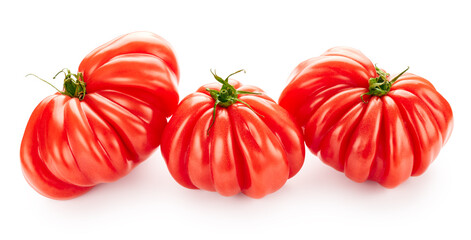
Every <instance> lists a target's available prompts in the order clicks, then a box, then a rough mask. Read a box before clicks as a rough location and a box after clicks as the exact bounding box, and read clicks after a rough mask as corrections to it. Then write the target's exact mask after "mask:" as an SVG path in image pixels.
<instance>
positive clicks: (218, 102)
mask: <svg viewBox="0 0 471 240" xmlns="http://www.w3.org/2000/svg"><path fill="white" fill-rule="evenodd" d="M240 72H244V73H245V70H244V69H241V70H239V71H236V72H234V73H231V74H229V76H227V77H226V79H222V78H221V77H219V76H218V75H217V74H216V70H214V72H213V71H212V70H211V74H213V76H214V78H215V79H216V80H217V81H218V82H219V83H221V84H222V87H221V89H220V90H219V91H218V90H213V89H209V88H206V91H208V92H209V95H211V97H212V98H213V99H214V108H213V119H212V121H211V125H210V126H209V128H208V131H207V133H208V135H209V130H210V129H211V127H212V126H213V124H214V121H215V120H216V108H217V106H221V107H225V108H227V107H229V106H231V105H232V104H234V103H236V102H240V103H242V104H244V105H245V106H247V107H248V108H250V110H252V111H253V112H254V113H256V114H257V115H260V114H258V113H257V112H256V111H255V110H253V109H252V107H250V106H249V104H247V103H246V102H244V101H242V100H240V99H239V94H254V95H260V94H262V93H256V92H247V91H238V90H236V89H235V88H234V86H232V85H231V84H229V77H231V76H232V75H235V74H237V73H240ZM260 116H261V115H260Z"/></svg>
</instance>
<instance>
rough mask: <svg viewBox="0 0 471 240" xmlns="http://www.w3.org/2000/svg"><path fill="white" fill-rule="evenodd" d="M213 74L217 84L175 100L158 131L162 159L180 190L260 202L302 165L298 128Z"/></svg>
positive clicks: (269, 104) (268, 102) (255, 94)
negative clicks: (240, 195)
mask: <svg viewBox="0 0 471 240" xmlns="http://www.w3.org/2000/svg"><path fill="white" fill-rule="evenodd" d="M236 73H237V72H236ZM231 75H232V74H231ZM214 76H215V78H216V80H218V82H219V83H213V84H207V85H204V86H202V87H200V88H199V89H198V90H197V91H196V92H195V93H192V94H190V95H188V96H187V97H186V98H185V99H183V100H182V101H181V103H180V105H179V106H178V108H177V110H176V112H175V114H174V115H173V116H172V118H171V119H170V121H169V123H168V124H167V126H166V128H165V130H164V134H163V138H162V139H163V140H162V147H161V150H162V155H163V157H164V158H165V160H166V162H167V166H168V169H169V171H170V173H171V174H172V176H173V177H174V178H175V180H176V181H177V182H178V183H179V184H181V185H183V186H184V187H187V188H191V189H197V188H198V189H204V190H208V191H217V192H218V193H220V194H222V195H225V196H231V195H234V194H237V193H239V192H242V193H244V194H246V195H247V196H250V197H253V198H261V197H263V196H265V195H267V194H269V193H272V192H274V191H276V190H278V189H279V188H281V187H282V186H283V185H284V184H285V182H286V181H287V179H288V178H291V177H293V176H294V175H295V174H296V173H297V172H298V171H299V170H300V168H301V166H302V165H303V162H304V141H303V138H302V133H301V129H300V128H299V127H298V126H297V125H296V124H295V123H294V121H293V120H292V118H291V117H290V115H289V114H288V112H287V111H286V110H284V109H283V108H282V107H280V106H279V105H278V104H276V103H275V101H273V100H272V99H271V98H269V97H268V96H267V95H265V94H263V92H262V90H261V89H259V88H257V87H253V86H247V85H246V86H244V85H242V84H241V83H239V82H238V81H235V80H229V79H228V78H229V77H228V78H226V79H225V80H223V79H221V78H220V77H218V76H217V75H216V74H214Z"/></svg>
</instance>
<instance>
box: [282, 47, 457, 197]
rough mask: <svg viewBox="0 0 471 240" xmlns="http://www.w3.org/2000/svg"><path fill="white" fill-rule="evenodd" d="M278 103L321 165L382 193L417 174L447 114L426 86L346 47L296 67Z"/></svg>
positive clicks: (433, 153) (444, 129) (430, 156)
mask: <svg viewBox="0 0 471 240" xmlns="http://www.w3.org/2000/svg"><path fill="white" fill-rule="evenodd" d="M279 104H280V105H281V106H282V107H284V108H285V109H286V110H288V112H290V113H291V114H292V115H293V116H294V117H295V120H296V122H297V123H298V124H299V125H300V126H302V127H303V130H304V137H305V141H306V144H307V146H308V148H309V149H310V150H311V152H313V153H314V154H315V155H317V156H318V157H319V158H320V159H321V160H322V161H323V162H325V163H326V164H328V165H330V166H331V167H333V168H335V169H337V170H339V171H342V172H345V175H346V176H347V177H349V178H350V179H352V180H354V181H357V182H363V181H366V180H368V179H370V180H373V181H377V182H378V183H380V184H381V185H383V186H385V187H388V188H393V187H396V186H397V185H399V184H400V183H402V182H403V181H405V180H406V179H408V178H409V176H418V175H420V174H422V173H423V172H424V171H425V170H426V169H427V167H428V166H429V165H430V163H431V162H432V161H433V160H434V159H435V158H436V157H437V155H438V153H439V151H440V149H441V148H442V146H443V145H444V144H445V143H446V142H447V140H448V138H449V137H450V134H451V132H452V129H453V113H452V110H451V107H450V105H449V104H448V102H447V101H446V100H445V98H443V97H442V96H441V95H440V94H439V93H438V92H437V90H436V89H435V88H434V86H433V85H432V84H431V83H430V82H429V81H427V80H425V79H424V78H421V77H419V76H417V75H414V74H411V73H405V71H404V72H402V73H401V74H399V75H397V76H395V77H393V76H390V75H389V74H387V73H386V72H385V71H384V70H382V69H379V68H377V67H375V66H374V65H373V64H372V63H371V61H370V60H369V59H368V58H367V57H365V56H364V55H363V54H362V53H361V52H360V51H358V50H356V49H352V48H346V47H337V48H332V49H330V50H328V51H327V52H325V53H324V54H322V55H321V56H319V57H316V58H311V59H308V60H306V61H304V62H302V63H301V64H299V65H298V66H297V67H296V68H295V70H294V71H293V72H292V74H291V76H290V77H289V84H288V86H287V87H286V88H285V89H284V91H283V92H282V94H281V96H280V99H279Z"/></svg>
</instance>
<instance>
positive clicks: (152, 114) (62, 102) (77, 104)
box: [20, 32, 179, 199]
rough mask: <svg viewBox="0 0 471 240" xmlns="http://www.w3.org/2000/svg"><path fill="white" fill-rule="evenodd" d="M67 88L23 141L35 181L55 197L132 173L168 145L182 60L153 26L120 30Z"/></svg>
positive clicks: (32, 122)
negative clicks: (124, 32)
mask: <svg viewBox="0 0 471 240" xmlns="http://www.w3.org/2000/svg"><path fill="white" fill-rule="evenodd" d="M63 72H64V73H65V74H66V79H65V80H64V91H61V92H59V93H56V94H54V95H51V96H49V97H47V98H45V99H44V100H43V101H42V102H41V103H39V105H38V106H37V107H36V109H35V110H34V112H33V113H32V115H31V118H30V119H29V122H28V125H27V126H26V130H25V133H24V136H23V140H22V143H21V153H20V155H21V163H22V168H23V173H24V175H25V177H26V180H27V181H28V183H29V184H30V185H31V186H32V187H33V188H34V189H35V190H36V191H38V192H39V193H41V194H42V195H44V196H46V197H49V198H54V199H68V198H73V197H76V196H79V195H81V194H83V193H85V192H87V191H88V190H90V189H91V188H92V187H93V186H95V185H97V184H99V183H103V182H112V181H115V180H117V179H119V178H120V177H122V176H124V175H126V174H127V173H128V172H129V171H131V169H133V168H134V167H135V166H136V165H137V164H139V163H140V162H142V161H143V160H145V159H146V158H147V157H148V156H149V155H150V154H151V153H152V152H153V151H154V150H155V149H156V148H157V147H158V146H159V144H160V140H161V134H162V131H163V129H164V127H165V125H166V123H167V120H166V118H167V117H169V116H170V115H171V114H172V113H173V112H174V111H175V109H176V107H177V105H178V92H177V84H178V77H179V73H178V66H177V61H176V59H175V55H174V53H173V52H172V49H171V47H170V45H169V44H168V42H167V41H165V40H164V39H163V38H161V37H159V36H157V35H155V34H153V33H149V32H135V33H130V34H127V35H124V36H121V37H118V38H116V39H114V40H112V41H110V42H108V43H106V44H104V45H102V46H100V47H99V48H97V49H95V50H94V51H92V52H91V53H90V54H88V55H87V56H86V57H85V59H83V61H82V63H81V64H80V66H79V73H78V74H71V73H70V72H66V71H63Z"/></svg>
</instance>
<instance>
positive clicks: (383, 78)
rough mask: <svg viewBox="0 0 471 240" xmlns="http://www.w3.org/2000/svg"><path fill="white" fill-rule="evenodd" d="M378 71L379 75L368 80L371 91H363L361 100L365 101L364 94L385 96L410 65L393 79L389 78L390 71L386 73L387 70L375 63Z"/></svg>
mask: <svg viewBox="0 0 471 240" xmlns="http://www.w3.org/2000/svg"><path fill="white" fill-rule="evenodd" d="M375 69H376V73H377V74H378V77H376V78H370V79H369V80H368V83H369V85H370V86H369V87H368V90H369V92H366V93H363V94H361V95H360V98H361V101H363V102H364V103H367V102H365V100H363V95H370V96H371V95H373V96H378V97H381V96H384V95H386V94H388V92H389V91H390V90H391V86H392V85H393V84H394V82H396V80H397V79H399V77H400V76H402V74H404V73H405V72H406V71H407V70H409V67H407V68H406V70H404V71H402V72H401V73H400V74H399V75H397V76H396V77H395V78H393V79H392V80H391V81H389V80H388V77H389V73H386V72H385V71H383V70H381V69H379V68H378V67H377V66H376V65H375Z"/></svg>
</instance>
